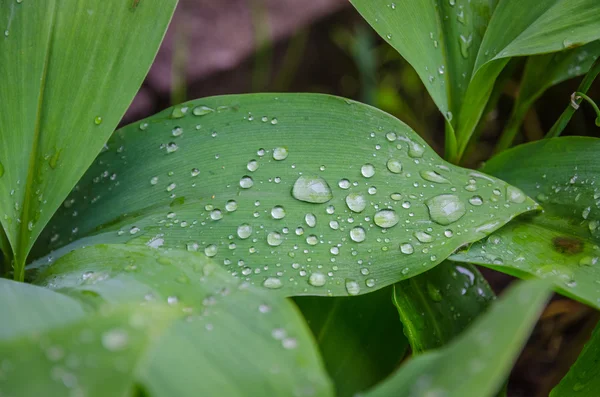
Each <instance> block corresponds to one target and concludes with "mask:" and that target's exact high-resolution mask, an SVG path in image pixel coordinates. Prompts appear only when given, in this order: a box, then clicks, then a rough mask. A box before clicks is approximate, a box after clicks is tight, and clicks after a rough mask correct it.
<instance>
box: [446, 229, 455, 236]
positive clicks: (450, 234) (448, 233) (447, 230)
mask: <svg viewBox="0 0 600 397" xmlns="http://www.w3.org/2000/svg"><path fill="white" fill-rule="evenodd" d="M444 236H446V237H448V238H450V237H452V236H454V232H453V231H452V230H450V229H446V230H444Z"/></svg>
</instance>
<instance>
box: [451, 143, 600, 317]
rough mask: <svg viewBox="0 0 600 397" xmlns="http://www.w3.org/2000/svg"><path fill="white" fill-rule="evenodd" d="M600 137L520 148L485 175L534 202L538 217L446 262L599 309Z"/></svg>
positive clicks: (505, 154)
mask: <svg viewBox="0 0 600 397" xmlns="http://www.w3.org/2000/svg"><path fill="white" fill-rule="evenodd" d="M599 154H600V139H597V138H584V137H566V138H553V139H545V140H543V141H538V142H533V143H529V144H526V145H521V146H518V147H516V148H514V149H511V150H508V151H506V152H503V153H501V154H499V155H497V156H496V157H494V158H493V159H492V160H490V161H489V162H488V163H487V164H486V166H485V168H484V170H485V171H486V172H489V173H491V174H493V175H496V176H498V177H500V178H503V179H505V180H507V181H509V182H511V183H514V184H515V185H516V186H518V187H520V188H521V189H523V191H525V192H526V193H527V194H529V195H531V196H533V197H536V198H537V200H538V201H539V202H540V203H541V204H542V206H543V208H544V212H543V213H541V214H539V215H536V216H523V217H520V218H518V219H516V220H514V221H513V222H511V223H510V224H508V225H506V226H505V227H503V228H501V229H500V230H498V231H497V232H495V233H493V234H492V235H491V236H489V237H488V238H487V239H486V240H482V241H479V242H477V243H475V244H473V245H472V246H471V247H470V248H469V249H468V250H466V251H463V252H459V253H458V254H456V255H453V256H452V257H451V259H452V260H456V261H465V262H471V263H477V264H480V265H484V266H487V267H490V268H492V269H496V270H499V271H502V272H505V273H508V274H512V275H514V276H518V277H532V276H534V277H541V278H550V279H552V280H553V281H554V285H555V287H556V290H557V291H558V292H559V293H561V294H564V295H566V296H569V297H571V298H573V299H576V300H579V301H581V302H584V303H586V304H588V305H590V306H593V307H595V308H600V292H599V288H598V280H600V270H599V269H600V226H599V225H600V180H598V178H599V176H600V163H599V162H598V156H599Z"/></svg>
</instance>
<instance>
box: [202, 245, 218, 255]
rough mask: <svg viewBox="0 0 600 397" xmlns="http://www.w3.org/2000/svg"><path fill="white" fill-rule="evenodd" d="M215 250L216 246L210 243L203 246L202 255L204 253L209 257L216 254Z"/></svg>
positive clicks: (216, 249)
mask: <svg viewBox="0 0 600 397" xmlns="http://www.w3.org/2000/svg"><path fill="white" fill-rule="evenodd" d="M217 251H218V248H217V246H216V245H215V244H210V245H207V246H206V247H205V248H204V255H206V256H208V257H209V258H210V257H213V256H215V255H217Z"/></svg>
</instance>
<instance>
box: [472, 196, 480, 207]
mask: <svg viewBox="0 0 600 397" xmlns="http://www.w3.org/2000/svg"><path fill="white" fill-rule="evenodd" d="M469 204H471V205H474V206H476V207H478V206H480V205H481V204H483V199H482V198H481V196H473V197H471V198H470V199H469Z"/></svg>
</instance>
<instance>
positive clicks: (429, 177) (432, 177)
mask: <svg viewBox="0 0 600 397" xmlns="http://www.w3.org/2000/svg"><path fill="white" fill-rule="evenodd" d="M419 175H421V178H423V179H425V180H426V181H429V182H435V183H450V181H449V180H448V179H446V178H444V177H443V176H442V175H440V174H439V173H437V172H435V171H431V170H427V171H421V172H419Z"/></svg>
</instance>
